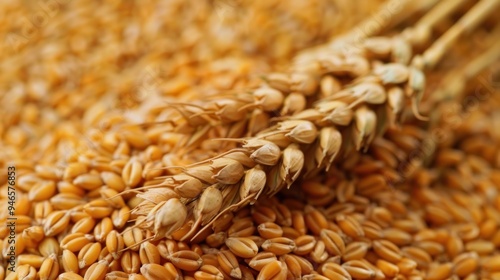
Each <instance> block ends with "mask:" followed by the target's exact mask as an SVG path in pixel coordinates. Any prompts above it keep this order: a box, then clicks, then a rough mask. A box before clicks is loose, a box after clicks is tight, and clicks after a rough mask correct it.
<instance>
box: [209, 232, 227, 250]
mask: <svg viewBox="0 0 500 280" xmlns="http://www.w3.org/2000/svg"><path fill="white" fill-rule="evenodd" d="M226 238H227V233H226V232H218V233H212V234H210V235H209V236H207V238H206V240H205V242H206V243H207V244H208V245H209V246H210V247H213V248H218V247H220V246H222V245H223V244H224V242H226Z"/></svg>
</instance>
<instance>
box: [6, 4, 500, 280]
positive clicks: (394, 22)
mask: <svg viewBox="0 0 500 280" xmlns="http://www.w3.org/2000/svg"><path fill="white" fill-rule="evenodd" d="M60 2H61V3H59V2H54V3H55V4H54V3H53V6H51V7H56V6H57V7H60V8H61V9H64V8H65V6H64V5H73V6H67V7H66V8H67V9H70V8H75V7H76V5H77V4H78V3H76V4H75V3H71V4H68V3H65V4H62V2H65V1H60ZM111 2H113V1H110V3H106V4H105V5H110V7H112V8H109V9H110V10H109V11H114V10H113V9H114V8H116V9H117V10H120V11H122V10H125V11H126V12H124V13H125V15H123V17H124V18H126V16H127V15H128V13H132V12H131V11H130V12H129V10H127V9H126V7H127V5H128V4H123V3H118V2H119V1H115V2H116V3H111ZM153 2H154V1H153ZM187 2H189V1H187ZM202 2H206V3H205V4H202V5H200V6H199V7H198V8H197V9H200V10H196V9H194V8H193V9H194V10H192V11H191V12H187V11H190V9H189V7H190V6H189V4H182V3H181V2H179V3H177V2H176V1H171V7H168V9H170V10H171V11H179V13H181V12H182V13H186V14H187V15H191V17H192V21H193V22H195V21H200V19H203V18H205V19H210V18H211V17H212V16H211V15H212V14H213V13H215V12H217V13H218V16H217V17H219V20H221V19H220V13H221V9H222V10H223V11H224V13H233V14H232V15H229V17H231V16H233V17H235V14H237V13H238V12H237V11H238V9H239V7H248V9H251V10H252V11H255V12H256V15H255V18H252V22H254V23H262V22H263V25H262V26H266V25H267V26H272V24H273V23H274V24H278V25H279V26H280V28H278V29H277V30H276V31H275V33H273V32H271V31H270V30H255V31H254V30H250V31H248V30H247V29H242V30H238V31H234V30H233V31H232V32H233V33H231V32H229V33H231V34H232V35H231V36H233V37H234V38H238V35H239V36H245V34H247V33H248V32H264V33H266V32H268V33H266V34H270V35H267V36H269V37H265V38H267V39H268V40H269V39H274V38H288V37H286V36H282V34H286V33H287V32H293V30H288V29H289V28H290V26H295V25H304V26H305V25H307V28H309V29H317V31H316V32H317V36H318V38H322V40H323V42H322V44H320V45H317V46H315V47H312V45H314V44H316V43H318V42H315V41H314V40H313V39H309V41H308V42H305V41H307V40H305V41H304V42H302V43H300V44H299V43H295V42H290V40H286V39H280V40H277V42H276V44H282V46H281V47H277V46H273V47H269V49H271V48H272V49H273V50H274V51H273V54H272V55H274V58H273V60H272V61H273V62H275V63H276V64H279V63H281V62H282V61H281V60H280V57H281V59H282V58H283V57H286V55H290V56H291V53H292V49H295V48H299V47H304V45H301V44H308V45H307V46H308V48H306V49H304V50H302V51H300V52H297V53H296V54H295V55H294V56H293V59H291V61H292V62H291V63H289V65H287V66H286V67H285V66H283V65H276V66H275V67H274V68H272V69H274V70H273V71H268V69H267V68H266V67H261V66H260V65H261V64H259V63H257V62H255V61H257V60H259V59H258V58H255V61H254V62H252V61H249V60H251V59H245V58H242V57H239V58H233V60H231V59H229V60H224V56H225V55H227V53H236V52H237V51H238V49H239V47H238V46H236V47H229V46H223V43H218V44H217V43H215V42H214V43H213V47H212V49H210V50H206V51H203V50H201V49H199V47H196V46H197V45H198V43H200V41H199V40H201V39H200V38H203V32H204V31H203V30H210V28H212V25H211V24H215V23H210V24H208V25H207V26H208V27H207V26H202V27H195V25H194V23H191V24H192V25H193V27H190V26H189V25H188V26H187V27H186V26H184V25H183V22H181V23H180V25H179V27H178V28H179V30H183V29H184V28H192V30H191V29H190V31H191V33H190V35H183V36H182V39H180V42H181V44H182V45H183V47H182V48H185V49H182V50H181V49H179V50H178V51H177V52H178V53H179V54H178V55H177V56H175V62H172V64H171V66H172V67H173V68H175V70H172V73H170V74H171V75H172V77H171V78H168V77H167V78H166V79H167V80H168V81H167V82H166V85H165V84H162V85H158V84H154V85H155V87H154V89H152V90H150V89H148V90H147V91H146V93H144V91H142V92H140V94H133V97H131V98H129V97H130V95H128V94H126V93H130V92H131V91H134V92H136V91H140V90H144V88H139V89H137V88H135V89H133V90H130V89H124V88H125V87H127V86H130V84H131V82H129V81H128V80H126V79H124V80H123V83H124V84H125V86H123V85H121V84H120V83H121V81H120V79H114V80H116V81H117V82H115V84H113V86H112V87H110V88H112V90H109V91H108V90H107V89H106V88H104V89H103V88H101V87H100V85H101V83H102V81H108V80H110V79H109V77H108V75H109V76H113V75H114V73H113V71H114V70H113V69H114V68H112V67H110V68H109V69H108V68H106V69H105V70H103V72H98V73H99V75H96V76H92V75H90V74H88V75H87V76H85V75H86V74H85V71H83V72H84V74H82V78H81V80H78V81H77V84H76V85H75V84H74V83H67V84H65V85H64V87H62V85H63V84H64V80H65V78H62V76H61V75H59V76H58V74H57V73H59V72H61V71H62V72H64V71H65V70H68V69H73V68H72V66H71V65H72V64H71V63H70V62H66V63H60V64H57V65H58V66H57V67H55V68H54V69H51V68H50V67H49V69H50V71H48V72H47V73H48V74H47V76H46V77H45V78H44V79H40V78H39V80H35V81H29V83H30V84H29V86H23V83H24V82H23V79H24V76H23V75H22V74H21V73H22V72H23V71H21V70H20V71H18V72H19V77H20V78H19V77H18V78H17V79H21V81H20V82H17V83H12V86H11V88H10V89H9V90H10V91H9V92H10V93H12V96H13V99H16V98H17V96H23V97H22V98H19V99H20V100H21V99H22V100H24V101H27V102H34V103H35V104H37V102H38V104H37V105H33V103H32V104H31V105H19V106H20V108H21V110H20V111H19V112H17V113H16V114H12V116H11V117H8V118H6V120H4V121H2V122H1V123H0V132H1V134H2V140H1V142H0V144H1V145H2V146H3V147H4V148H2V149H4V151H3V153H4V154H3V156H2V159H0V165H1V166H3V167H5V168H4V169H6V170H8V171H9V172H10V171H11V169H12V170H14V171H13V172H14V173H12V174H11V173H6V174H5V175H4V174H2V175H1V176H2V177H0V183H1V184H2V193H1V194H0V201H1V202H2V203H0V204H1V205H7V206H5V207H3V208H2V209H1V210H0V211H1V212H0V221H2V226H1V227H0V247H1V248H2V252H1V253H2V254H1V256H0V262H1V266H0V280H2V279H11V280H12V279H19V280H21V279H41V280H44V279H60V280H66V279H89V280H102V279H134V280H138V279H147V280H156V279H186V280H188V279H196V280H208V279H221V280H222V279H275V280H280V279H283V280H284V279H306V280H307V279H309V280H313V279H319V280H322V279H499V278H500V194H499V192H500V134H499V133H498V132H496V131H495V129H494V128H495V127H499V125H500V114H499V108H500V98H499V97H498V96H497V95H496V94H497V93H498V84H495V82H494V81H495V79H498V73H495V72H494V71H493V70H492V69H493V68H494V67H493V66H496V65H498V61H499V58H500V39H499V38H500V37H499V35H500V23H498V18H497V17H498V10H500V1H498V0H479V1H473V0H449V1H445V0H443V1H437V0H425V1H419V2H418V3H416V2H415V1H404V0H398V1H395V0H389V1H387V2H384V3H381V4H380V3H377V5H376V6H377V9H378V11H377V12H376V13H375V14H374V15H372V16H371V17H370V16H368V15H367V14H366V15H365V16H367V19H366V20H364V21H361V22H359V23H358V25H357V26H353V27H351V29H350V30H347V31H346V32H345V33H344V34H341V35H337V36H334V37H333V38H332V39H331V40H330V41H327V39H326V37H327V36H326V35H325V34H327V33H328V32H327V31H325V30H327V29H326V28H325V27H324V26H322V24H321V23H320V22H321V21H327V20H328V13H327V12H326V11H328V9H327V8H325V9H324V10H325V12H324V13H322V14H321V15H322V16H324V18H321V19H320V20H314V19H312V18H311V14H313V15H314V13H315V12H318V11H317V10H314V9H313V8H305V7H304V8H303V9H301V8H297V10H294V11H293V13H291V14H294V15H296V16H297V18H298V19H283V18H280V17H270V18H272V20H271V19H266V16H265V15H267V14H266V13H270V12H269V11H274V10H279V7H280V5H283V4H282V3H280V1H269V2H265V1H256V2H255V3H247V2H245V1H242V3H232V2H221V1H202ZM212 2H214V3H212ZM292 2H294V3H295V2H297V1H292ZM314 2H315V3H314V4H315V5H318V7H322V6H325V7H328V3H323V2H321V1H314ZM316 2H317V3H316ZM340 2H343V3H344V2H345V1H339V3H340ZM207 3H208V4H207ZM356 3H357V2H356V1H354V2H353V4H352V5H356ZM373 3H375V2H373ZM373 3H372V4H370V5H374V6H375V4H373ZM212 4H213V7H212V8H213V9H214V10H213V11H212V13H207V10H209V9H210V8H209V7H210V5H212ZM357 4H359V3H357ZM54 5H56V6H54ZM147 5H150V6H151V7H155V5H154V3H149V2H148V3H147ZM183 5H188V6H183ZM204 5H206V6H204ZM221 5H222V6H221ZM238 5H241V6H238ZM245 5H247V6H245ZM294 5H297V7H299V4H298V3H296V4H294ZM343 5H344V6H343V7H344V8H346V7H348V6H349V5H348V4H343ZM195 6H196V5H195ZM341 6H342V5H339V6H338V7H337V8H339V7H341ZM89 7H90V4H89ZM106 7H107V6H106ZM221 7H222V8H221ZM2 8H4V9H6V10H7V8H8V6H6V7H2ZM191 8H192V7H191ZM281 8H283V7H281ZM151 9H153V10H154V8H151ZM151 9H149V10H148V11H151ZM339 9H340V8H339ZM130 10H133V9H130ZM351 10H352V11H354V10H356V9H355V8H351ZM53 11H54V10H53ZM76 11H80V12H79V13H86V12H90V11H92V9H91V8H81V9H80V10H79V9H76ZM109 11H108V12H109ZM60 12H68V11H63V10H61V11H60ZM122 12H123V11H122ZM358 12H359V13H360V14H361V10H360V11H358ZM74 13H75V14H78V13H77V12H74ZM102 13H104V12H102ZM173 13H174V12H173ZM110 14H111V12H110ZM139 14H141V13H139ZM146 14H147V13H146ZM271 14H272V13H271ZM259 15H260V17H259ZM301 15H302V17H301ZM56 16H57V15H56ZM141 16H142V17H144V15H141ZM160 16H161V15H160ZM240 16H241V17H242V18H243V19H246V17H245V14H241V15H240ZM341 16H342V17H348V15H341ZM358 16H359V15H358ZM179 17H182V16H179ZM283 17H284V18H286V16H283ZM306 19H307V20H306ZM121 20H124V19H123V18H122V19H121ZM265 20H269V21H268V23H267V24H264V23H266V21H265ZM111 21H113V18H112V17H111ZM62 22H64V21H62ZM106 22H107V21H106V20H104V23H106ZM287 22H288V25H287V24H285V23H287ZM339 22H342V20H338V21H335V24H339ZM346 22H347V21H346ZM279 23H281V24H279ZM333 23H334V21H332V24H333ZM49 24H50V23H49ZM172 24H174V23H172ZM185 24H187V23H185ZM216 25H221V23H220V22H218V23H217V24H216ZM222 25H223V24H222ZM155 26H156V25H155V24H144V25H141V24H137V25H132V26H128V27H127V28H123V32H122V33H126V34H128V35H127V36H131V37H133V38H138V37H139V36H140V34H141V32H144V33H145V34H146V33H147V34H149V33H148V32H150V30H153V31H158V29H159V28H158V27H157V26H156V27H155ZM219 27H220V26H219ZM367 27H370V28H367ZM61 28H64V27H61ZM96 28H98V27H95V26H94V27H93V28H90V29H89V30H87V31H85V29H83V28H82V31H81V32H82V34H85V32H92V30H94V29H96ZM176 28H177V26H176ZM204 28H205V29H204ZM304 28H305V29H304V30H309V29H307V28H306V27H304ZM339 28H340V27H339ZM117 30H121V28H120V27H118V28H117ZM141 30H143V31H141ZM146 30H147V31H146ZM220 30H225V29H223V28H222V29H220ZM220 30H219V32H222V31H220ZM235 30H236V29H235ZM226 31H227V30H226ZM301 31H303V30H301ZM38 32H44V31H43V30H39V31H38ZM120 32H121V31H120ZM153 33H154V32H153ZM188 33H189V32H188ZM229 33H228V34H229ZM299 33H300V36H299V35H297V36H298V37H297V38H303V39H307V35H304V34H308V32H299V30H297V34H299ZM68 34H69V32H68ZM183 34H184V33H183ZM330 35H332V34H330ZM33 36H36V34H35V35H33ZM158 36H160V37H161V35H158ZM253 36H256V37H249V38H247V40H248V41H247V42H246V44H242V45H243V46H247V47H248V48H249V49H252V50H254V51H255V50H256V49H258V47H257V46H259V45H262V46H263V48H264V49H265V48H266V44H267V45H272V44H273V43H274V42H271V41H268V42H265V40H263V41H264V42H262V41H260V40H262V37H259V36H257V35H253ZM262 36H264V35H262ZM84 38H85V36H83V38H74V39H71V40H69V39H68V42H69V43H68V46H67V47H68V48H72V49H73V50H75V52H76V51H77V50H78V49H79V48H80V49H84V50H86V51H87V52H90V49H91V48H92V46H93V44H96V45H98V44H99V43H98V42H97V40H96V41H92V42H87V41H85V40H84ZM127 38H128V37H127ZM153 38H154V37H153ZM173 38H174V39H173V42H175V36H173ZM29 39H30V40H32V43H33V44H35V43H38V41H36V40H37V39H36V37H30V38H29ZM54 40H56V39H54ZM59 40H63V41H62V42H66V41H64V40H66V39H59ZM102 40H103V41H104V42H106V40H112V39H109V38H107V39H102ZM292 41H293V40H292ZM325 41H327V42H325ZM165 42H168V41H161V40H160V41H159V42H158V44H159V45H161V46H162V48H163V47H165V48H167V47H166V46H167V45H168V44H166V43H165ZM287 42H288V43H287ZM478 42H479V43H478ZM170 43H172V41H170ZM26 44H29V42H27V43H26ZM127 44H130V49H127V51H124V52H123V53H121V54H120V55H121V58H120V59H119V60H117V61H119V63H120V64H121V65H127V63H128V64H132V65H133V64H134V63H136V64H137V65H139V66H137V67H143V65H145V64H148V63H149V61H152V60H154V59H155V58H156V56H158V57H159V56H160V55H159V54H157V55H150V56H147V55H144V56H145V57H146V58H145V59H144V60H145V62H144V61H142V60H140V61H139V62H134V59H136V57H137V56H139V55H142V54H140V53H141V51H137V49H138V48H139V47H138V46H136V45H134V44H135V43H130V42H129V43H127ZM61 45H63V46H64V43H60V44H59V45H55V46H52V47H46V48H44V53H46V54H47V56H48V57H49V58H52V57H53V58H54V59H61V58H58V57H59V56H57V50H58V48H64V47H61ZM114 46H115V45H114ZM127 46H128V45H127ZM249 46H253V47H249ZM16 47H19V48H21V52H22V51H24V55H28V54H30V53H32V52H29V51H28V50H29V48H30V46H21V47H20V46H18V45H16ZM134 47H135V48H136V49H134ZM22 48H24V49H22ZM87 48H90V49H87ZM170 48H171V50H162V51H163V52H165V53H168V52H170V51H172V50H174V51H175V49H174V47H170ZM208 48H209V47H208V46H207V49H208ZM195 50H196V51H195ZM142 52H146V50H142ZM249 52H251V51H249ZM263 52H264V51H263ZM103 53H105V54H98V55H96V57H92V58H93V59H95V61H97V62H98V63H103V62H106V61H107V60H109V61H111V59H110V58H106V56H112V53H113V48H111V49H104V50H103ZM264 53H265V52H264ZM85 55H88V54H85ZM266 55H268V56H272V55H271V54H266ZM20 56H21V54H19V53H18V56H14V60H15V59H17V60H16V61H21V58H19V57H20ZM228 56H229V55H228ZM195 57H196V58H195ZM49 58H47V59H49ZM83 58H85V56H82V57H81V58H80V59H83ZM210 60H213V61H212V62H211V63H213V64H210V67H208V68H209V70H210V71H213V72H214V73H208V74H200V73H198V72H197V70H196V69H197V67H199V68H200V69H202V70H199V71H200V72H203V73H204V71H205V70H206V69H204V68H202V67H204V66H202V64H203V62H207V61H210ZM445 60H455V61H454V63H455V64H453V65H452V67H453V68H452V67H450V66H449V64H448V65H447V64H446V63H445ZM278 61H280V62H279V63H278ZM232 63H239V64H238V65H237V66H235V65H231V64H232ZM262 64H265V63H262ZM49 65H50V63H49ZM2 66H4V65H2ZM174 66H175V67H174ZM76 68H78V67H76ZM255 69H260V70H255ZM262 69H264V71H263V72H266V73H265V74H260V73H261V72H262V71H261V70H262ZM85 70H86V71H88V70H89V69H85ZM90 70H92V69H91V68H90ZM209 70H207V71H209ZM16 71H17V70H16ZM71 71H73V70H71ZM96 71H97V70H96ZM232 71H234V72H236V73H238V75H241V77H235V75H234V74H231V72H232ZM251 71H255V73H256V72H259V71H260V72H259V75H257V77H255V76H256V75H253V76H252V73H251ZM18 72H16V73H18ZM27 72H30V71H27ZM32 72H36V73H38V72H43V71H40V69H33V70H32ZM89 72H91V71H89ZM173 72H176V73H175V74H174V73H173ZM215 72H219V73H218V74H215ZM30 73H31V72H30ZM131 73H132V74H131ZM443 73H444V74H443ZM481 73H488V74H490V77H491V79H490V80H488V81H484V79H482V78H481V77H480V76H479V75H480V74H481ZM123 75H129V76H130V75H133V72H126V71H124V73H123ZM158 75H161V74H154V75H153V76H154V77H152V79H153V80H154V79H157V78H158V77H159V76H158ZM175 75H178V76H175ZM0 76H5V77H6V78H2V79H6V80H8V79H14V78H13V77H11V76H12V75H11V76H9V75H8V74H0ZM148 77H149V78H151V76H148ZM478 77H479V78H478ZM17 79H16V80H15V81H17ZM188 81H189V82H188ZM477 81H479V83H478V82H477ZM210 82H213V83H214V84H216V86H214V87H211V86H208V85H206V84H209V83H210ZM428 84H432V85H433V86H432V87H431V88H429V87H428V86H427V85H428ZM148 85H151V84H148ZM75 86H76V87H78V86H79V87H81V88H85V91H86V92H87V93H88V94H89V97H88V98H89V99H90V101H86V100H85V96H83V95H78V94H76V93H75V96H76V97H74V98H75V99H72V98H70V97H66V95H67V91H69V90H70V89H71V88H72V87H75ZM191 86H192V87H193V89H190V87H191ZM474 86H477V87H475V88H474ZM49 87H53V88H55V89H58V90H57V91H55V92H54V95H53V96H52V98H51V97H48V98H46V99H44V98H43V97H42V96H43V95H44V93H43V92H46V91H47V88H49ZM194 89H196V90H194ZM114 90H116V91H117V93H115V92H113V91H114ZM25 91H26V92H28V93H27V97H24V95H23V92H25ZM162 91H164V92H168V93H167V94H160V93H159V92H162ZM60 92H63V93H60ZM151 92H152V93H151ZM83 94H85V93H83ZM123 95H124V96H128V97H126V98H127V102H130V103H127V104H128V105H127V106H128V107H127V108H126V110H125V109H122V110H118V111H113V112H111V111H110V112H107V110H108V108H107V107H105V106H104V105H102V104H103V103H105V102H107V101H109V100H111V99H113V98H116V99H118V100H120V99H122V101H123V100H125V99H126V98H125V97H124V96H123ZM49 96H50V95H49ZM79 96H80V97H79ZM82 96H83V97H82ZM141 97H144V98H142V99H141ZM2 98H3V99H4V101H5V100H7V99H6V98H7V97H5V96H4V97H2ZM98 98H102V100H105V102H102V103H98V102H96V104H92V102H94V101H95V100H94V99H98ZM129 99H130V100H129ZM16 100H17V99H16ZM55 100H57V101H55ZM464 100H465V101H464ZM485 101H487V102H485ZM472 102H473V103H472ZM59 103H61V104H62V105H57V104H59ZM54 104H55V105H54ZM65 104H71V106H67V108H65ZM51 106H52V107H53V108H51ZM5 110H6V111H7V110H8V109H7V108H6V109H5ZM72 110H74V112H75V114H80V113H81V115H76V117H74V118H72V117H70V116H71V112H72ZM59 115H60V116H63V118H64V117H65V116H68V120H67V123H66V121H65V123H62V124H61V125H60V126H55V127H56V128H54V126H52V127H51V126H50V125H51V124H53V123H55V122H57V121H58V120H61V119H60V118H59V117H58V116H59ZM39 116H43V117H42V119H43V120H44V121H47V123H49V124H50V125H49V124H47V126H45V125H41V126H42V129H41V130H42V132H40V133H41V134H40V135H42V138H41V139H40V140H38V139H36V136H37V135H38V134H37V132H36V129H35V128H33V124H36V122H37V119H38V117H39ZM70 118H71V121H70V120H69V119H70ZM82 135H84V136H82ZM33 139H36V140H33ZM7 174H8V175H7ZM9 206H10V208H9ZM11 221H14V222H11Z"/></svg>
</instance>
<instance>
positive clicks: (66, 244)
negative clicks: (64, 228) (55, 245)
mask: <svg viewBox="0 0 500 280" xmlns="http://www.w3.org/2000/svg"><path fill="white" fill-rule="evenodd" d="M92 241H94V236H92V235H90V234H84V233H79V232H77V233H71V234H68V235H66V236H65V237H64V238H63V239H62V240H61V243H60V244H61V248H62V249H64V250H70V251H71V252H78V251H79V250H81V249H82V248H83V247H84V246H85V245H87V244H89V243H90V242H92Z"/></svg>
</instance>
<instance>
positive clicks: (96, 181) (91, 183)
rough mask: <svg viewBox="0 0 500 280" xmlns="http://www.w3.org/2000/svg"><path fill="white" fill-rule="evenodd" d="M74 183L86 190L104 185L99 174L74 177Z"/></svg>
mask: <svg viewBox="0 0 500 280" xmlns="http://www.w3.org/2000/svg"><path fill="white" fill-rule="evenodd" d="M73 184H74V185H75V186H77V187H80V188H82V189H84V190H88V191H91V190H95V189H97V188H99V187H101V186H102V185H103V182H102V180H101V177H100V176H99V175H98V174H92V173H87V174H82V175H79V176H77V177H76V178H75V179H73Z"/></svg>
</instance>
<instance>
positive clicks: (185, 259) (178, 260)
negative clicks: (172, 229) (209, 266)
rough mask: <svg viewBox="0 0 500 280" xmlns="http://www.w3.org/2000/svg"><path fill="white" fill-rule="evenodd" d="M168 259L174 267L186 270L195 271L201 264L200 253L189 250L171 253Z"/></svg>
mask: <svg viewBox="0 0 500 280" xmlns="http://www.w3.org/2000/svg"><path fill="white" fill-rule="evenodd" d="M168 260H169V261H170V262H171V263H172V264H173V265H174V266H175V267H177V268H179V269H182V270H186V271H195V270H197V269H199V268H200V267H201V266H202V265H203V260H202V258H201V257H200V255H198V254H197V253H195V252H193V251H190V250H180V251H177V252H175V253H173V254H171V255H170V256H169V257H168Z"/></svg>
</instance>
